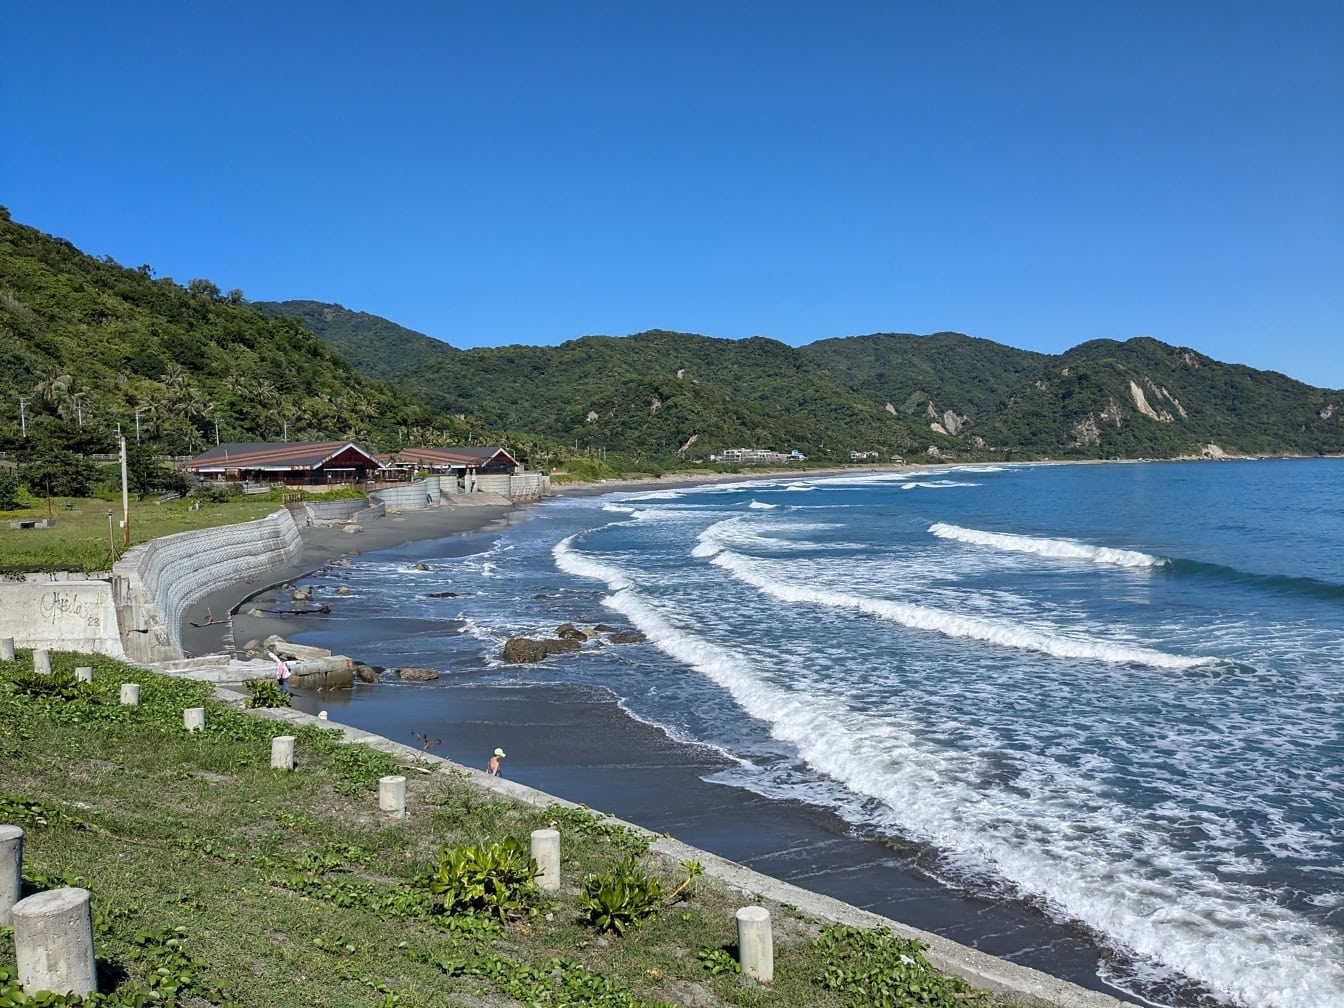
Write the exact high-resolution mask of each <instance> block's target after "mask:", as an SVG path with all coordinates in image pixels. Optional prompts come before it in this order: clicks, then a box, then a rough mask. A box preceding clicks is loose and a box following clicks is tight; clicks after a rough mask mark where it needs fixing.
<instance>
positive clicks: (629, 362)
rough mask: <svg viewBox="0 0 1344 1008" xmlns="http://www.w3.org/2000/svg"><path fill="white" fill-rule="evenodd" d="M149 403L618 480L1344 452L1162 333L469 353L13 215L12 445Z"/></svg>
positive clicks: (221, 421)
mask: <svg viewBox="0 0 1344 1008" xmlns="http://www.w3.org/2000/svg"><path fill="white" fill-rule="evenodd" d="M273 316H274V317H273ZM20 398H22V399H24V401H25V410H26V413H27V417H28V419H29V421H30V424H29V427H30V429H29V436H28V437H27V438H23V437H21V436H20V430H19V426H20V425H19V409H18V407H19V400H20ZM137 412H138V414H139V417H140V423H141V439H142V441H143V442H144V443H145V447H146V448H147V449H149V450H152V451H153V452H157V453H160V454H163V453H172V454H181V453H194V452H197V451H199V450H201V449H203V448H204V447H206V446H207V445H209V444H213V443H214V440H215V431H216V425H218V431H219V437H220V439H221V440H226V441H228V440H232V441H246V440H265V441H275V440H281V439H283V438H284V437H286V436H288V438H289V439H290V440H312V439H318V438H328V437H331V438H351V439H354V440H358V441H361V442H364V443H366V444H367V445H368V446H369V447H371V448H374V449H375V450H386V449H390V448H395V447H396V446H397V445H398V444H421V445H434V444H444V443H455V442H462V441H466V440H474V441H477V442H479V441H481V440H483V439H488V440H491V441H495V442H498V443H503V444H506V445H508V446H509V447H510V448H511V449H512V450H513V451H514V452H515V453H517V454H518V455H521V456H523V457H524V458H527V459H528V460H529V461H531V462H533V464H536V465H546V464H563V463H564V462H566V461H567V460H569V459H570V458H572V457H573V456H575V455H579V456H585V457H588V458H596V459H599V460H602V461H605V462H607V463H608V464H609V465H610V466H612V468H613V469H615V470H616V471H620V470H622V469H628V468H640V469H643V470H645V471H652V472H658V471H661V470H663V469H666V468H670V467H673V466H677V465H686V464H689V463H690V462H692V461H695V460H699V459H704V458H707V457H708V456H709V455H710V454H712V453H715V452H718V451H721V450H722V449H724V448H733V447H745V448H772V449H775V450H777V451H789V450H792V449H800V450H802V451H803V452H804V453H806V454H807V455H808V456H809V458H810V460H811V461H812V462H814V463H822V464H826V463H841V462H847V461H848V459H849V452H851V451H862V452H873V453H876V457H877V458H880V459H886V458H888V457H889V456H891V455H900V456H903V457H906V458H916V457H918V458H928V457H929V455H930V453H929V449H930V448H932V449H934V453H933V454H935V455H937V456H938V457H941V458H959V459H966V460H977V459H985V460H991V459H1015V458H1016V459H1025V458H1039V457H1052V458H1124V457H1128V458H1141V457H1151V458H1165V457H1174V456H1182V455H1196V454H1201V453H1205V452H1206V447H1205V446H1207V445H1216V446H1218V448H1217V449H1216V450H1207V451H1208V452H1209V453H1212V454H1216V452H1217V451H1219V450H1221V451H1225V452H1227V453H1231V454H1318V453H1332V454H1333V453H1340V452H1344V392H1340V391H1332V390H1327V389H1318V388H1313V387H1311V386H1308V385H1304V384H1302V383H1301V382H1297V381H1294V380H1292V379H1290V378H1287V377H1285V376H1284V375H1280V374H1276V373H1273V372H1266V371H1256V370H1254V369H1252V368H1247V367H1244V366H1241V365H1235V364H1223V363H1220V362H1218V361H1215V360H1213V359H1211V358H1209V357H1207V356H1204V355H1202V354H1199V353H1197V352H1196V351H1194V350H1190V349H1188V348H1182V347H1172V346H1168V345H1167V344H1164V343H1160V342H1158V341H1156V340H1152V339H1135V340H1130V341H1128V342H1126V343H1117V342H1114V341H1110V340H1097V341H1093V342H1090V343H1085V344H1082V345H1080V346H1078V347H1075V348H1074V349H1072V350H1069V351H1068V352H1066V353H1064V354H1061V355H1058V356H1051V355H1046V354H1038V353H1032V352H1029V351H1024V350H1016V349H1014V348H1012V347H1007V346H1004V345H1002V344H998V343H994V342H992V341H989V340H984V339H976V338H972V337H969V336H964V335H961V334H958V333H935V334H934V335H932V336H915V335H910V334H897V333H878V334H874V335H871V336H860V337H850V338H846V339H828V340H822V341H819V342H817V343H813V344H811V345H810V346H807V347H804V348H802V349H797V348H793V347H789V346H786V345H785V344H783V343H779V342H777V341H774V340H769V339H764V338H760V337H755V338H752V339H745V340H725V339H714V338H711V337H707V336H700V335H694V334H690V333H676V332H667V331H663V330H652V331H649V332H643V333H637V334H635V335H632V336H625V337H611V336H586V337H584V338H582V339H577V340H572V341H570V342H568V343H564V344H561V345H560V346H556V347H540V346H508V347H499V348H478V349H471V350H457V349H454V348H452V347H450V346H448V345H447V344H445V343H442V342H440V341H438V340H435V339H432V338H431V337H429V336H426V335H424V334H422V333H417V332H414V331H412V330H409V329H406V328H404V327H402V326H398V325H396V324H395V323H392V322H389V321H387V320H386V319H382V318H379V317H378V316H375V315H370V314H368V313H366V312H355V311H351V310H349V309H346V308H343V307H341V306H340V305H328V304H323V303H321V302H315V301H284V302H268V303H265V304H264V305H261V306H253V305H249V304H248V303H247V300H246V298H245V297H244V296H243V292H242V291H240V290H231V291H228V292H221V290H220V289H219V287H218V286H217V285H216V284H214V283H213V282H211V281H209V280H205V279H199V278H198V279H194V280H191V281H189V282H188V283H187V285H186V286H185V287H183V286H182V285H180V284H178V283H176V282H175V281H173V280H172V279H171V278H168V277H160V278H156V277H155V276H154V271H153V270H152V269H151V268H150V267H149V266H140V267H138V268H135V269H129V268H127V267H124V266H121V265H120V264H118V263H116V262H114V261H112V260H111V259H110V258H103V259H94V258H92V257H90V256H87V255H84V254H83V253H81V252H79V250H77V249H76V248H75V247H74V246H73V245H71V244H70V243H69V242H66V241H63V240H61V239H57V238H52V237H50V236H48V235H45V234H42V233H41V232H39V231H36V230H34V229H33V228H29V227H24V226H22V225H19V224H15V223H13V222H12V221H10V220H9V217H8V213H7V212H5V211H4V210H3V208H0V450H6V449H15V448H23V449H27V450H28V452H29V453H30V454H31V453H32V451H33V446H34V444H35V443H42V442H43V440H45V443H46V444H47V445H48V447H50V446H53V445H59V446H61V447H62V448H63V449H64V450H66V451H68V452H72V453H81V452H83V453H87V452H95V451H99V450H106V449H107V448H110V446H111V434H112V432H113V431H114V430H115V428H116V425H117V423H120V424H121V425H122V428H123V430H125V431H127V432H128V433H129V432H132V431H133V430H134V421H135V417H136V415H137ZM21 461H23V460H22V459H21ZM28 462H29V464H32V461H31V460H28ZM64 463H65V465H64V469H65V470H67V471H68V470H70V469H71V468H72V467H73V465H74V463H73V462H72V461H71V460H70V459H69V458H66V459H64ZM59 468H60V467H58V469H59ZM49 471H51V470H49ZM31 472H32V470H30V473H31ZM85 475H86V476H87V475H88V474H87V473H86V474H85ZM28 482H29V486H30V489H32V488H33V487H35V486H36V485H37V484H35V483H33V481H32V480H31V479H29V480H28ZM75 482H79V481H78V480H76V481H75ZM83 482H85V483H88V482H89V480H88V479H84V480H83ZM0 489H3V487H0ZM52 492H53V493H61V492H64V493H65V494H66V495H69V496H79V495H80V494H79V493H78V492H77V491H76V489H74V488H73V486H71V487H67V488H66V489H65V490H64V491H58V490H55V489H53V491H52Z"/></svg>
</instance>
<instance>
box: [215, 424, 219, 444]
mask: <svg viewBox="0 0 1344 1008" xmlns="http://www.w3.org/2000/svg"><path fill="white" fill-rule="evenodd" d="M215 447H216V448H218V447H219V417H215Z"/></svg>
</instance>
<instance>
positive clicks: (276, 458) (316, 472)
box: [183, 441, 383, 486]
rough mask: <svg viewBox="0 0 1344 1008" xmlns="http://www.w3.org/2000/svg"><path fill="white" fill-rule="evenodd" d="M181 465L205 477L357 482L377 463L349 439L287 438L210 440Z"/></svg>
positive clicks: (374, 470)
mask: <svg viewBox="0 0 1344 1008" xmlns="http://www.w3.org/2000/svg"><path fill="white" fill-rule="evenodd" d="M183 468H184V469H185V470H186V471H187V472H189V473H194V474H195V475H197V476H201V477H204V478H207V479H219V480H240V481H246V482H256V483H284V484H286V485H287V486H315V485H327V484H333V483H359V482H363V481H365V480H368V479H372V478H373V475H374V474H375V473H377V472H379V471H380V470H381V469H382V468H383V464H382V463H381V462H379V461H378V459H377V458H375V457H374V456H373V455H372V454H370V453H369V452H367V451H365V450H364V449H363V448H361V447H360V446H359V445H357V444H355V443H354V442H353V441H287V442H283V443H279V444H276V443H237V444H221V445H216V446H215V447H214V448H211V449H210V450H209V451H208V452H206V453H205V454H204V455H197V456H196V457H195V458H193V459H188V460H187V461H186V463H184V465H183Z"/></svg>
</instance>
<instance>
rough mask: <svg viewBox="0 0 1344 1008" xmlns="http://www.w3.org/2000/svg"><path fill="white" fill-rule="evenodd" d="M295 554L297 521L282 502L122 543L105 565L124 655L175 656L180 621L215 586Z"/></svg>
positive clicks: (298, 551) (293, 559)
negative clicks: (214, 523)
mask: <svg viewBox="0 0 1344 1008" xmlns="http://www.w3.org/2000/svg"><path fill="white" fill-rule="evenodd" d="M302 555H303V541H302V539H300V537H299V527H298V526H297V525H296V524H295V523H294V518H293V516H291V515H290V513H289V512H288V511H287V510H283V509H282V510H280V511H276V512H275V513H274V514H270V515H267V516H266V517H265V518H260V519H258V520H256V521H250V522H244V523H243V524H241V525H221V526H219V527H217V528H208V529H199V530H196V531H192V532H179V533H178V534H177V535H171V536H165V537H164V538H162V539H154V540H151V541H150V542H147V543H144V544H143V545H141V546H137V547H135V548H134V549H132V550H129V551H128V552H127V553H126V555H125V556H123V557H122V558H121V559H120V560H118V561H117V563H116V565H115V566H114V567H113V568H112V574H113V586H114V588H115V591H116V596H117V614H118V617H119V621H120V626H121V630H122V645H123V648H124V649H125V653H126V655H127V657H129V658H130V659H131V660H133V661H141V662H160V661H169V660H172V659H174V658H180V657H182V625H183V623H184V622H185V621H186V620H187V617H188V610H189V609H190V607H191V606H192V605H194V604H195V603H197V602H199V601H200V600H201V599H203V598H204V597H205V596H206V595H208V594H209V593H211V592H214V591H218V590H219V589H220V588H223V587H227V586H229V585H232V584H237V583H239V582H243V581H248V580H251V579H253V578H261V577H264V576H265V574H266V572H267V571H269V570H271V569H273V568H276V567H282V566H284V565H286V564H292V563H297V562H298V560H299V558H300V557H301V556H302ZM204 615H205V614H204V613H202V614H201V616H202V617H204Z"/></svg>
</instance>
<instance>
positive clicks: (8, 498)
mask: <svg viewBox="0 0 1344 1008" xmlns="http://www.w3.org/2000/svg"><path fill="white" fill-rule="evenodd" d="M18 506H19V476H18V474H17V473H16V472H15V471H14V470H13V469H0V511H13V510H14V509H15V508H17V507H18Z"/></svg>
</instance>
